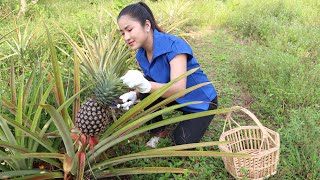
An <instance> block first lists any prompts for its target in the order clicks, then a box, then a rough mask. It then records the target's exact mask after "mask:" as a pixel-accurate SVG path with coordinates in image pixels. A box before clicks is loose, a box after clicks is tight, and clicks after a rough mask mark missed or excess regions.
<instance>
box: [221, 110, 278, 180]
mask: <svg viewBox="0 0 320 180" xmlns="http://www.w3.org/2000/svg"><path fill="white" fill-rule="evenodd" d="M236 107H237V108H240V110H241V111H242V112H244V113H245V114H246V115H248V116H249V117H250V118H251V119H252V120H253V121H254V122H255V123H256V126H240V125H239V124H238V123H237V122H236V121H235V120H233V118H232V116H231V114H232V113H231V112H230V113H228V114H227V117H226V120H225V124H224V127H223V133H222V134H221V136H220V139H219V141H229V142H230V143H228V144H223V145H219V149H220V151H221V152H237V153H246V154H250V155H251V156H250V157H249V158H236V157H223V158H222V160H223V162H224V165H225V168H226V169H227V171H228V172H229V173H230V174H231V175H232V176H233V177H234V178H236V179H242V178H248V179H264V178H268V177H269V176H271V175H274V174H276V172H277V165H278V162H279V155H280V153H279V149H280V137H279V134H278V133H277V132H274V131H272V130H270V129H268V128H266V127H264V126H263V125H262V124H261V123H260V121H259V120H258V119H257V117H256V116H255V115H254V114H253V113H251V112H250V111H249V110H247V109H245V108H242V107H239V106H236ZM232 123H233V124H232ZM226 126H229V130H228V131H225V129H226ZM234 126H236V127H234Z"/></svg>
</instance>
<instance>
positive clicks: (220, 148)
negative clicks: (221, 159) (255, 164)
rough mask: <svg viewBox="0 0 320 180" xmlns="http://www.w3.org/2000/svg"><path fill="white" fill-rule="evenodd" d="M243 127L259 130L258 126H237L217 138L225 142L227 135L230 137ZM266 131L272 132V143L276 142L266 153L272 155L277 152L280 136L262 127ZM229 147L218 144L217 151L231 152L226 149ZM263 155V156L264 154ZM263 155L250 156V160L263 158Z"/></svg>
mask: <svg viewBox="0 0 320 180" xmlns="http://www.w3.org/2000/svg"><path fill="white" fill-rule="evenodd" d="M243 127H250V128H254V129H260V128H259V127H258V126H239V127H236V128H233V129H231V130H228V131H225V132H223V133H222V134H221V135H220V138H219V141H226V139H225V137H226V136H227V135H230V134H233V133H235V132H238V131H240V130H242V129H243ZM264 128H265V129H266V130H267V131H271V132H273V134H272V135H274V139H273V140H274V141H275V142H276V143H275V146H274V147H272V148H269V149H268V150H266V151H269V152H268V154H269V153H273V152H275V151H278V150H279V149H280V135H279V133H277V132H275V131H273V130H271V129H269V128H267V127H264ZM269 135H270V134H269ZM268 138H271V137H268ZM228 145H229V143H227V144H219V145H218V147H219V150H220V151H222V152H232V151H231V150H229V148H228V147H227V146H228ZM264 155H265V154H264ZM264 155H261V154H255V155H252V157H250V158H253V157H259V156H264Z"/></svg>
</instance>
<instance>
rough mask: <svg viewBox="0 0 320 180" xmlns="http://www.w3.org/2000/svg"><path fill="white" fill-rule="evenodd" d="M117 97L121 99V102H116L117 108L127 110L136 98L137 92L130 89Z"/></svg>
mask: <svg viewBox="0 0 320 180" xmlns="http://www.w3.org/2000/svg"><path fill="white" fill-rule="evenodd" d="M119 98H120V99H121V100H122V102H123V104H117V108H122V109H124V110H129V107H130V106H131V105H132V104H133V103H134V102H136V100H137V93H136V92H134V91H130V92H127V93H125V94H122V95H121V96H120V97H119Z"/></svg>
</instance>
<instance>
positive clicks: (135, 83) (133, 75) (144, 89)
mask: <svg viewBox="0 0 320 180" xmlns="http://www.w3.org/2000/svg"><path fill="white" fill-rule="evenodd" d="M120 79H121V80H122V81H123V83H124V84H126V85H127V86H129V88H136V89H137V91H139V92H140V93H148V92H150V90H151V84H150V82H149V81H148V80H147V79H146V78H144V76H143V74H142V73H141V72H140V71H138V70H129V71H128V72H127V73H126V74H125V75H124V76H122V77H121V78H120Z"/></svg>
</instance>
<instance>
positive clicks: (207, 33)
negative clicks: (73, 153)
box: [0, 0, 320, 179]
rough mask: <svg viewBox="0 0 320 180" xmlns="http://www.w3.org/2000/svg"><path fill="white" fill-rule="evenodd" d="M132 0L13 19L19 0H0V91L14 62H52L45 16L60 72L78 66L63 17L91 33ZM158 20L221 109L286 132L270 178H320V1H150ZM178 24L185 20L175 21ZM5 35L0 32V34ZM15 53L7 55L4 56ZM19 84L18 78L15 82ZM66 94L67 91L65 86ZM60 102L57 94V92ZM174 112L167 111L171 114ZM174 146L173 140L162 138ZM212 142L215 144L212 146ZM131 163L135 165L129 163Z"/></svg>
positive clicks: (214, 132) (50, 9) (177, 161)
mask: <svg viewBox="0 0 320 180" xmlns="http://www.w3.org/2000/svg"><path fill="white" fill-rule="evenodd" d="M132 2H135V1H131V0H121V1H111V0H103V1H101V0H69V1H62V0H57V1H50V0H39V1H38V3H36V4H29V10H28V12H27V13H26V15H25V16H23V17H16V16H15V15H16V14H17V13H16V12H17V10H18V9H19V2H18V1H17V0H14V1H11V0H1V1H0V9H1V13H0V19H2V18H3V17H5V15H7V14H9V13H10V12H12V11H14V12H13V13H12V14H11V15H9V16H8V17H6V18H5V19H3V20H1V21H0V33H1V35H3V34H4V33H3V32H10V31H12V30H13V32H12V33H11V34H10V36H6V37H5V38H3V39H6V41H3V39H0V43H1V44H0V69H1V71H0V87H1V88H0V94H1V95H0V96H3V97H7V96H9V94H10V93H9V92H8V91H7V89H8V87H9V85H8V79H10V75H9V73H8V72H9V70H10V62H11V60H12V59H13V60H14V62H15V67H16V68H15V69H16V71H17V74H18V76H19V74H20V75H21V74H22V72H24V73H25V76H27V77H28V76H30V73H31V70H32V69H33V68H34V67H36V66H38V65H39V64H42V65H47V64H49V62H48V61H49V60H48V59H49V58H48V56H49V55H48V52H47V49H48V47H46V46H45V44H46V41H47V39H46V36H45V29H44V26H43V23H44V22H45V23H46V24H47V25H48V27H49V29H50V32H51V33H52V36H53V39H54V40H55V41H56V42H57V46H58V48H60V51H59V52H58V56H59V60H60V63H61V65H63V66H62V67H64V68H63V70H62V71H63V76H68V75H69V74H70V72H72V69H73V67H71V66H68V65H70V64H71V61H70V58H68V55H67V54H70V53H71V52H72V50H71V47H70V46H69V45H67V42H66V39H65V38H64V37H63V35H62V34H61V33H60V32H59V31H58V30H57V29H55V28H54V26H53V25H54V24H58V25H59V26H60V27H62V28H63V29H64V30H65V31H66V32H67V33H69V34H70V35H71V36H72V37H73V38H74V39H75V38H76V37H78V34H77V33H78V32H79V31H78V27H79V26H80V27H81V28H83V29H84V30H86V32H88V33H89V34H90V33H91V34H93V33H94V32H96V31H95V29H96V28H97V27H98V26H99V25H100V24H103V25H108V24H110V23H111V18H110V16H109V15H108V13H109V14H113V15H116V14H117V12H118V11H119V9H121V8H122V7H124V6H125V5H127V4H129V3H132ZM146 2H147V3H148V4H149V5H150V7H151V8H152V9H153V11H154V14H155V16H156V19H157V20H158V21H159V23H160V24H161V23H163V24H165V26H164V27H165V29H166V30H167V31H170V32H171V33H173V34H176V35H179V36H182V37H184V38H185V39H186V40H187V41H188V42H189V43H190V44H191V46H192V47H193V50H194V53H195V55H196V57H197V58H198V60H199V62H200V63H201V65H202V68H203V69H204V71H205V72H206V73H207V74H208V76H209V78H210V80H212V81H213V82H214V85H215V86H216V88H217V90H218V92H219V99H220V100H219V105H220V107H221V108H222V107H230V106H232V105H241V106H244V107H248V108H249V109H250V110H252V111H253V112H254V113H255V114H256V115H257V116H258V118H259V119H260V120H261V121H262V123H263V124H264V125H265V126H267V127H268V128H270V129H273V130H275V131H277V132H279V133H280V137H281V156H280V164H279V169H278V173H277V174H276V175H275V176H273V177H272V178H271V179H319V178H320V159H319V156H320V136H319V135H320V122H319V120H320V104H319V102H320V91H319V87H320V76H319V74H320V54H319V52H320V41H319V39H320V20H319V18H318V17H319V16H320V2H319V1H317V0H299V1H298V0H294V1H292V0H269V1H262V0H224V1H220V0H219V1H218V0H216V1H214V0H201V1H178V0H170V1H156V2H153V1H146ZM177 23H179V28H178V29H177V28H175V29H171V28H170V25H172V24H173V25H176V24H177ZM0 37H1V36H0ZM8 56H10V57H8ZM16 86H18V85H16ZM66 93H68V92H66ZM52 102H54V100H52ZM174 115H175V114H174V113H173V114H168V116H174ZM223 120H224V117H223V116H221V115H219V116H216V118H215V120H214V121H213V122H212V124H211V126H210V128H209V131H208V132H207V134H206V136H205V138H204V139H203V140H204V141H206V140H218V138H219V135H220V134H221V130H222V126H223ZM146 138H147V135H146V137H145V138H141V139H139V140H136V141H134V142H132V143H130V147H131V149H122V150H121V151H116V152H115V153H119V154H124V153H126V152H128V151H130V152H134V151H137V150H138V149H139V150H141V148H142V149H143V148H144V143H145V142H146V140H147V139H146ZM167 144H170V140H169V139H165V140H163V141H161V144H160V146H165V145H167ZM209 150H210V148H209ZM131 163H132V164H139V165H148V164H149V165H150V164H151V165H152V166H162V165H166V166H168V165H169V166H170V167H184V168H191V169H194V170H197V171H200V173H199V174H197V175H194V176H191V177H189V178H191V179H192V178H206V179H208V178H212V179H219V178H220V179H226V178H231V176H230V175H229V174H228V173H227V172H226V171H225V170H224V167H223V163H222V161H221V159H219V158H217V159H213V158H159V159H156V160H155V159H148V160H135V161H132V162H131ZM126 165H128V166H130V164H126ZM168 177H174V178H176V179H186V178H187V177H188V175H186V174H184V175H179V174H178V175H176V174H156V175H154V174H152V175H139V176H138V175H137V176H134V178H136V179H152V178H153V179H154V178H157V179H167V178H168Z"/></svg>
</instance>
